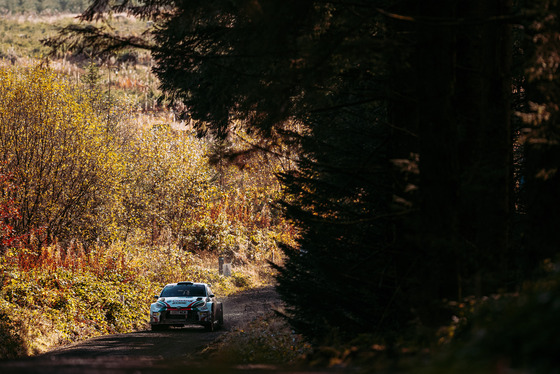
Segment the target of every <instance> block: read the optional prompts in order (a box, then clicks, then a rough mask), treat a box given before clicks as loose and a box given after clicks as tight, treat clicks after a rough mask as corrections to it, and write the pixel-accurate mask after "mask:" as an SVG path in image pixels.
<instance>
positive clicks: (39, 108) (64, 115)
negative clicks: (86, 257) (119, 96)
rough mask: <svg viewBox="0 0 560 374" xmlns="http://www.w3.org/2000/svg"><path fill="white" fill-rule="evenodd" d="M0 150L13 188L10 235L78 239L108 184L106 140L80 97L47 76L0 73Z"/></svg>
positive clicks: (50, 74)
mask: <svg viewBox="0 0 560 374" xmlns="http://www.w3.org/2000/svg"><path fill="white" fill-rule="evenodd" d="M0 81H1V82H2V84H1V85H0V128H1V132H0V150H1V153H2V161H3V162H5V163H6V167H7V168H8V170H10V171H11V172H12V173H13V181H14V183H15V184H16V185H17V186H18V188H17V190H16V193H15V194H14V199H15V201H16V203H17V204H18V206H20V213H21V220H19V221H17V222H14V223H13V224H14V228H15V230H16V232H17V233H23V232H27V231H29V230H30V229H31V228H33V227H44V228H45V238H44V239H46V238H47V237H48V236H56V237H60V238H68V237H72V236H78V237H83V236H87V235H91V234H92V233H83V232H82V233H80V230H79V227H80V226H81V225H83V223H84V222H83V221H84V220H88V219H90V218H91V217H88V216H91V214H92V213H93V212H94V211H95V209H96V208H97V206H98V205H99V204H100V202H99V199H98V198H99V195H100V194H102V193H103V190H104V188H105V187H107V183H110V181H111V177H110V175H111V168H112V165H111V162H112V160H113V156H112V151H111V148H112V147H111V134H109V133H108V132H107V128H106V124H105V123H103V122H102V121H101V119H100V117H99V115H98V113H96V112H95V110H94V108H93V107H92V106H91V105H90V102H89V101H87V100H85V99H84V97H82V96H81V92H82V91H81V90H79V89H78V87H76V86H74V85H73V84H71V83H69V82H68V81H66V80H64V79H62V78H60V77H57V76H56V74H55V73H54V72H52V71H51V70H49V69H46V68H42V67H36V68H34V69H30V70H19V71H18V70H12V69H4V70H2V71H0Z"/></svg>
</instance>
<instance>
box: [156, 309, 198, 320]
mask: <svg viewBox="0 0 560 374" xmlns="http://www.w3.org/2000/svg"><path fill="white" fill-rule="evenodd" d="M164 319H166V320H174V321H189V322H198V313H197V312H195V311H189V312H188V313H187V314H186V315H184V314H171V313H169V311H166V312H165V314H164Z"/></svg>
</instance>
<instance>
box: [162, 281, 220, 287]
mask: <svg viewBox="0 0 560 374" xmlns="http://www.w3.org/2000/svg"><path fill="white" fill-rule="evenodd" d="M178 284H196V285H203V286H209V285H208V284H207V283H200V282H188V281H185V282H177V283H169V284H166V285H165V287H167V286H176V285H178Z"/></svg>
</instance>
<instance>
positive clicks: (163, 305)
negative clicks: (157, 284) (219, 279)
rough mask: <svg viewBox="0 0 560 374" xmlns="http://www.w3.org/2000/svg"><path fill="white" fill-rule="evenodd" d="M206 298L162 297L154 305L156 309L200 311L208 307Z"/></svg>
mask: <svg viewBox="0 0 560 374" xmlns="http://www.w3.org/2000/svg"><path fill="white" fill-rule="evenodd" d="M205 299H206V298H205V297H200V296H197V297H162V298H160V299H159V300H158V301H157V302H155V303H154V304H152V308H154V309H161V310H165V309H187V310H199V309H201V308H204V307H205V306H206V301H205Z"/></svg>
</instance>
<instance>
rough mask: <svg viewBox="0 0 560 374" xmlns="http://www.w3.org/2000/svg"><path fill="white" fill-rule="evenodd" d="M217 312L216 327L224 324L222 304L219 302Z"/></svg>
mask: <svg viewBox="0 0 560 374" xmlns="http://www.w3.org/2000/svg"><path fill="white" fill-rule="evenodd" d="M219 309H220V310H219V312H218V327H219V328H222V327H223V326H224V305H223V304H222V303H220V308H219Z"/></svg>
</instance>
